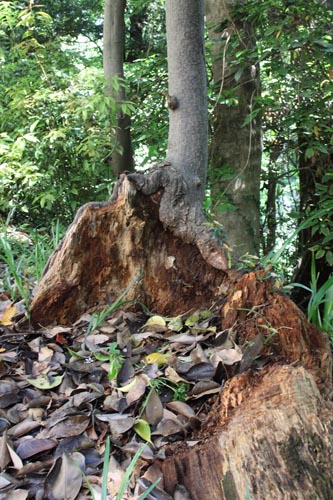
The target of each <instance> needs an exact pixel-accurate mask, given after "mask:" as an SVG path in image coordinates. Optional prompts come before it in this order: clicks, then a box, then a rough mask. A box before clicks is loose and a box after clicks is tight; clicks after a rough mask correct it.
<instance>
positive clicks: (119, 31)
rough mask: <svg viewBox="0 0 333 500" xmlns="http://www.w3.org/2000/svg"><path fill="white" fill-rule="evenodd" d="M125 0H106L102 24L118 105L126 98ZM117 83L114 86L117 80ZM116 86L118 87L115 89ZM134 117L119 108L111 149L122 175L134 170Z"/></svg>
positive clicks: (107, 66) (110, 79) (107, 70)
mask: <svg viewBox="0 0 333 500" xmlns="http://www.w3.org/2000/svg"><path fill="white" fill-rule="evenodd" d="M125 7H126V0H105V6H104V27H103V67H104V76H105V79H106V81H107V89H106V91H107V94H108V95H110V96H112V97H113V98H114V99H115V100H116V102H117V103H118V105H121V103H122V102H124V101H125V100H126V93H125V87H124V82H123V79H124V64H123V62H124V51H125V32H124V13H125ZM116 78H117V79H118V80H117V84H116V87H115V80H116ZM116 89H117V90H116ZM130 126H131V119H130V117H129V116H128V115H127V114H125V113H124V112H123V111H122V110H121V109H119V110H118V112H117V129H116V137H115V140H116V145H115V149H114V151H113V152H112V162H111V166H112V171H113V173H114V175H116V176H117V175H119V174H120V173H121V172H123V171H124V170H128V171H132V170H134V164H133V152H132V144H131V131H130Z"/></svg>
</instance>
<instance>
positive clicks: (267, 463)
mask: <svg viewBox="0 0 333 500" xmlns="http://www.w3.org/2000/svg"><path fill="white" fill-rule="evenodd" d="M160 199H161V193H160V192H157V193H155V194H153V195H150V196H148V195H144V194H142V193H141V192H140V191H138V190H137V189H136V188H135V187H134V185H133V184H131V183H130V182H129V181H128V179H127V178H126V176H123V177H122V179H121V182H119V184H118V188H117V190H116V191H115V195H114V196H113V198H112V199H111V200H110V202H105V203H89V204H87V205H84V206H83V207H82V208H81V209H80V210H79V212H78V214H77V215H76V217H75V219H74V222H73V223H72V225H71V226H70V227H69V229H68V231H67V234H66V236H65V238H64V239H63V241H62V242H61V243H60V244H59V246H58V248H57V249H56V250H55V252H54V253H53V255H52V256H51V258H50V260H49V262H48V264H47V266H46V269H45V271H44V275H43V277H42V280H41V282H40V284H39V288H38V291H37V294H36V296H35V298H34V300H33V303H32V306H31V321H32V323H33V324H34V325H35V326H46V325H50V324H53V323H57V324H69V323H72V322H74V321H75V320H77V319H78V318H79V317H80V316H81V315H82V314H83V313H85V312H87V311H93V310H94V309H98V308H100V307H103V306H105V305H109V304H112V302H113V301H114V300H115V299H117V297H119V296H120V294H121V293H122V292H123V291H124V290H125V289H126V288H127V287H129V288H130V289H129V292H128V294H127V296H126V299H127V300H131V301H132V302H130V303H127V305H126V307H129V308H133V307H135V303H137V302H141V303H143V304H145V305H146V306H147V307H148V308H149V309H150V310H151V311H153V312H155V313H158V314H163V315H170V316H176V315H178V314H183V313H185V312H187V311H195V310H198V309H199V310H203V309H205V308H207V307H210V306H211V305H212V303H215V304H220V310H221V330H222V331H225V332H228V333H229V335H231V336H232V338H234V339H235V341H236V342H237V344H238V345H240V346H241V348H242V351H243V359H242V362H241V363H240V366H239V368H238V371H237V370H236V371H235V370H234V371H233V372H232V374H233V376H232V377H231V378H229V380H227V382H226V384H225V386H224V388H223V389H222V390H221V393H220V396H219V399H218V400H216V401H215V404H214V405H213V407H212V409H211V411H210V414H209V417H208V420H207V422H205V423H204V424H203V425H202V428H201V430H200V432H199V435H198V436H194V439H196V437H197V438H198V440H199V442H198V444H197V445H195V446H193V447H188V446H187V444H186V440H185V441H184V442H183V443H181V444H179V443H178V445H177V446H176V445H173V446H171V447H170V448H169V449H168V458H167V459H166V460H165V461H164V462H163V463H162V464H161V468H162V470H163V473H164V481H165V485H166V489H167V491H168V492H169V493H171V494H173V492H174V489H175V486H176V484H177V483H180V484H183V485H184V486H185V487H186V488H187V490H188V491H189V492H190V495H191V498H192V500H205V499H209V500H215V499H216V500H217V499H226V500H237V499H239V500H245V499H246V500H247V499H252V500H265V499H267V500H271V499H274V500H278V499H283V500H286V499H300V500H302V499H306V500H310V499H313V500H315V499H316V500H317V499H324V500H326V499H327V500H329V499H332V498H333V471H332V468H331V457H332V452H333V448H332V441H333V437H332V430H333V413H332V409H333V408H332V402H331V399H332V355H331V349H330V345H329V341H328V338H327V336H326V335H324V334H323V333H322V332H320V331H318V330H317V329H316V328H315V327H314V326H313V325H310V324H309V323H308V322H307V320H306V318H305V316H304V314H303V313H302V312H301V311H300V310H299V309H298V308H297V307H296V305H295V304H294V303H293V302H292V301H291V300H290V299H288V298H287V297H286V296H284V295H283V294H282V293H280V292H279V291H274V290H273V288H272V283H271V281H270V280H269V279H268V277H267V275H266V271H264V270H258V271H255V272H250V273H246V274H245V273H243V274H241V273H238V272H235V271H232V270H223V269H221V266H219V265H217V266H214V262H217V263H218V262H219V259H218V258H217V259H216V245H215V244H214V243H212V245H211V246H210V244H209V242H207V245H206V244H203V242H202V241H192V242H189V241H183V240H182V239H181V238H180V237H179V235H178V236H175V234H174V233H173V232H172V231H170V230H169V229H167V228H165V227H164V226H163V224H162V223H161V221H160V219H159V203H160ZM212 263H213V265H212ZM218 267H220V268H218ZM222 267H223V266H222ZM259 354H260V359H261V360H264V362H263V363H262V365H261V366H259V367H258V366H257V368H256V369H254V361H255V359H256V358H257V356H258V355H259ZM227 368H228V367H227Z"/></svg>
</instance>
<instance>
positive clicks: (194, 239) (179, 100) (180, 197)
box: [128, 0, 228, 269]
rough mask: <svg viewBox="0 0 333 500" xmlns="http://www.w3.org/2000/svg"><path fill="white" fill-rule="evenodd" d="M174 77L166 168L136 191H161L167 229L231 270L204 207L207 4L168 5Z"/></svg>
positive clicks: (138, 178)
mask: <svg viewBox="0 0 333 500" xmlns="http://www.w3.org/2000/svg"><path fill="white" fill-rule="evenodd" d="M165 5H166V30H167V41H168V73H169V94H168V106H169V138H168V152H167V157H166V162H163V163H161V164H158V165H157V166H156V169H155V170H154V171H153V172H152V173H151V174H150V175H148V176H144V175H142V174H131V175H129V177H128V178H129V179H130V181H131V182H133V183H135V186H136V188H137V189H140V190H141V191H142V192H143V193H144V194H148V195H151V194H153V193H156V192H158V191H160V190H161V189H162V190H163V191H162V195H161V201H160V208H159V216H160V220H161V222H162V223H163V224H164V226H165V227H166V228H168V229H170V230H171V231H172V232H173V233H174V234H175V235H176V236H178V237H180V238H181V239H182V240H183V241H186V242H187V243H195V244H196V245H197V246H198V247H199V248H200V252H201V253H202V255H203V257H204V259H205V260H207V262H209V263H210V264H211V265H213V266H214V267H216V268H219V269H226V268H227V267H228V263H227V259H226V256H225V255H224V252H223V250H222V249H221V248H220V247H219V246H218V244H217V242H216V241H214V240H213V239H212V237H211V233H210V230H209V228H208V226H207V224H206V223H205V218H204V214H203V209H202V202H203V197H204V192H205V185H206V173H207V154H208V153H207V139H208V132H207V88H206V70H205V52H204V2H203V0H166V4H165Z"/></svg>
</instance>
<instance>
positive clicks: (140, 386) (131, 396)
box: [126, 373, 149, 406]
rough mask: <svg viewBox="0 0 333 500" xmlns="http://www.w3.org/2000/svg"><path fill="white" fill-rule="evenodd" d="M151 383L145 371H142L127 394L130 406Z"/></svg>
mask: <svg viewBox="0 0 333 500" xmlns="http://www.w3.org/2000/svg"><path fill="white" fill-rule="evenodd" d="M148 384H149V378H148V377H147V375H145V374H144V373H140V375H138V376H137V377H136V382H135V384H134V386H133V387H131V389H130V390H129V392H128V393H127V395H126V401H127V404H128V405H129V406H130V405H131V404H132V403H134V402H135V401H138V399H140V398H141V397H142V396H143V395H144V393H145V392H146V387H147V386H148Z"/></svg>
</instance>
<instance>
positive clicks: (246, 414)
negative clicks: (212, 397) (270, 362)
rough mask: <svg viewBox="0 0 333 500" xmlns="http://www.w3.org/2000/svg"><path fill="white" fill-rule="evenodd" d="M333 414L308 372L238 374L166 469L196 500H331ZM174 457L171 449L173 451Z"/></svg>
mask: <svg viewBox="0 0 333 500" xmlns="http://www.w3.org/2000/svg"><path fill="white" fill-rule="evenodd" d="M332 429H333V412H332V403H327V402H326V401H325V400H324V398H323V397H322V395H321V394H320V392H319V390H318V388H317V386H316V384H315V382H314V379H313V377H312V376H311V375H310V374H309V373H308V372H307V371H306V370H305V369H304V368H303V367H293V366H279V365H274V366H273V367H270V368H269V369H267V370H265V371H264V373H258V372H257V373H252V372H251V371H247V372H246V373H243V374H241V375H237V376H235V377H234V378H233V379H231V380H230V382H229V383H227V384H226V387H225V388H224V390H223V391H222V393H221V396H220V402H219V405H217V408H215V409H214V411H212V412H211V415H210V418H209V421H208V422H207V424H206V425H205V426H204V427H203V428H202V430H201V434H202V438H203V441H202V442H200V443H199V444H198V445H196V446H194V447H193V448H190V447H186V444H185V443H184V444H183V446H182V448H181V449H180V450H179V449H178V450H177V449H175V450H173V454H172V456H171V457H169V458H167V459H166V460H165V461H164V462H163V464H162V471H163V475H164V481H165V487H166V490H167V491H168V492H169V493H171V494H172V493H173V491H174V489H175V486H176V485H177V484H178V483H180V484H183V485H184V486H185V487H186V488H187V490H188V491H189V492H190V495H191V498H192V500H204V499H209V500H222V499H225V500H247V499H249V500H250V499H251V500H273V499H274V500H292V499H293V500H303V499H304V500H305V499H306V500H310V499H311V500H320V499H321V500H330V499H332V498H333V473H332V452H333V434H332ZM170 453H171V451H170Z"/></svg>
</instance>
